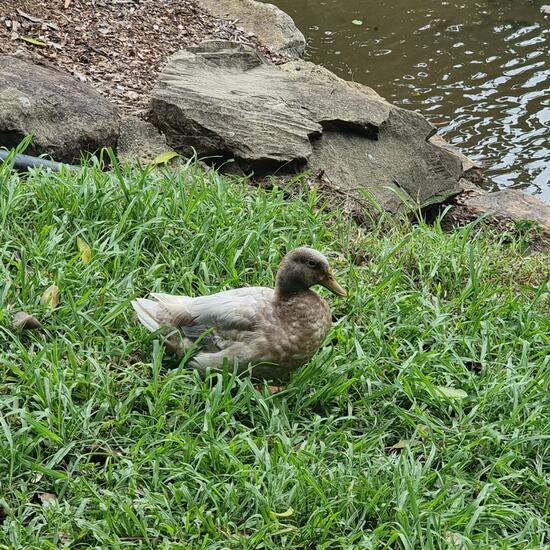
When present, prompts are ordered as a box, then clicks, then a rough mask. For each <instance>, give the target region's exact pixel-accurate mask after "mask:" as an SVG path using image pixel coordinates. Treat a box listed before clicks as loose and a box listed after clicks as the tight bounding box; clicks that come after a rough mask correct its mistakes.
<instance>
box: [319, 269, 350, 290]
mask: <svg viewBox="0 0 550 550" xmlns="http://www.w3.org/2000/svg"><path fill="white" fill-rule="evenodd" d="M319 284H320V285H322V286H324V287H325V288H328V289H329V290H330V291H331V292H334V294H336V295H337V296H347V295H348V293H347V292H346V291H345V289H344V288H342V287H341V286H340V284H339V283H338V282H337V281H336V279H335V278H334V276H333V275H332V273H331V272H330V271H329V272H328V273H327V274H326V275H325V276H324V278H323V279H321V280H320V281H319Z"/></svg>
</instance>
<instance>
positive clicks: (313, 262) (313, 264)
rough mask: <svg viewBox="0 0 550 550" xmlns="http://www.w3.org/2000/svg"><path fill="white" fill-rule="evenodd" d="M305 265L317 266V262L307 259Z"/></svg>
mask: <svg viewBox="0 0 550 550" xmlns="http://www.w3.org/2000/svg"><path fill="white" fill-rule="evenodd" d="M307 265H309V267H317V262H315V261H313V260H308V261H307Z"/></svg>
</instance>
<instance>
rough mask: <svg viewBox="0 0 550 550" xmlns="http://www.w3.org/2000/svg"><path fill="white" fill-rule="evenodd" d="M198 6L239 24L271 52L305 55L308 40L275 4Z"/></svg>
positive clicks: (220, 1)
mask: <svg viewBox="0 0 550 550" xmlns="http://www.w3.org/2000/svg"><path fill="white" fill-rule="evenodd" d="M199 4H200V5H202V6H204V7H206V8H207V9H208V10H210V12H211V13H212V14H214V15H217V16H219V17H223V18H225V19H229V20H231V21H236V24H237V25H238V26H239V27H241V28H242V29H244V30H245V31H247V32H249V33H252V34H254V35H255V36H256V37H257V38H258V40H259V41H260V42H261V43H262V44H264V45H265V46H267V47H268V48H269V49H270V50H272V51H274V52H276V53H281V54H284V55H287V56H289V57H291V58H298V57H301V56H302V55H303V54H304V51H305V49H306V39H305V38H304V35H303V34H302V33H301V32H300V31H299V30H298V29H297V28H296V25H295V24H294V21H293V20H292V18H291V17H290V15H288V14H286V13H285V12H284V11H282V10H281V9H279V8H278V7H277V6H274V5H273V4H264V3H262V2H257V1H256V0H199Z"/></svg>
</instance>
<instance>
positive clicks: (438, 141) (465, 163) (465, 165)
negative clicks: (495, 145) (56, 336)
mask: <svg viewBox="0 0 550 550" xmlns="http://www.w3.org/2000/svg"><path fill="white" fill-rule="evenodd" d="M430 141H431V142H432V143H433V144H434V145H437V146H438V147H442V148H444V149H446V150H447V151H449V152H450V153H451V154H453V155H455V156H456V157H457V158H458V159H459V160H460V163H461V165H462V173H463V177H464V178H465V179H467V180H468V181H471V182H472V183H483V181H484V179H485V178H484V177H483V172H482V171H483V167H482V165H481V164H480V163H479V162H476V161H474V160H472V159H471V158H469V157H467V156H466V155H465V154H463V153H462V152H460V151H459V150H458V149H457V148H456V147H454V146H453V145H451V144H450V143H448V142H447V141H445V139H443V138H442V137H441V136H440V135H438V134H435V135H434V136H432V137H431V138H430Z"/></svg>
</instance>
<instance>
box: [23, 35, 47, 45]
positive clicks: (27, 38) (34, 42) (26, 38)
mask: <svg viewBox="0 0 550 550" xmlns="http://www.w3.org/2000/svg"><path fill="white" fill-rule="evenodd" d="M19 40H24V41H25V42H28V43H29V44H32V45H33V46H45V45H46V42H42V40H38V39H37V38H31V37H30V36H20V37H19Z"/></svg>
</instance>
